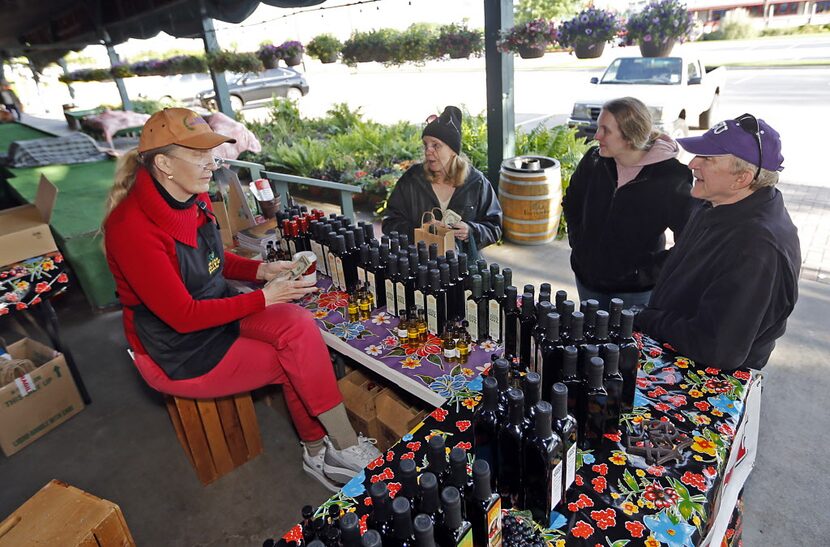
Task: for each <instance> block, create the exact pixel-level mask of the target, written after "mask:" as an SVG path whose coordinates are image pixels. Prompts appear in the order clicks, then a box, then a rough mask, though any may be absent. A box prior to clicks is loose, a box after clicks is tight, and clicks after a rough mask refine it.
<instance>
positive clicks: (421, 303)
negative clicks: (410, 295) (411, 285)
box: [415, 264, 429, 312]
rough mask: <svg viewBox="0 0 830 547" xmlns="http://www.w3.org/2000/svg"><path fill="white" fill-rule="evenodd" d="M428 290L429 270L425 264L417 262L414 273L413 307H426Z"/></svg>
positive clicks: (423, 308)
mask: <svg viewBox="0 0 830 547" xmlns="http://www.w3.org/2000/svg"><path fill="white" fill-rule="evenodd" d="M428 292H429V270H428V269H427V267H426V264H419V265H418V270H417V271H416V275H415V307H416V308H417V309H419V310H424V311H425V312H426V309H427V293H428Z"/></svg>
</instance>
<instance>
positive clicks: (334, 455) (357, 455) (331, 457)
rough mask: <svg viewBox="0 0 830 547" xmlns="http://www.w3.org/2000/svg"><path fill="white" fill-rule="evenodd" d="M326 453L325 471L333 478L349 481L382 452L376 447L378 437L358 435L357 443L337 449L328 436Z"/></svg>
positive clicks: (344, 481)
mask: <svg viewBox="0 0 830 547" xmlns="http://www.w3.org/2000/svg"><path fill="white" fill-rule="evenodd" d="M325 440H326V451H325V452H326V454H325V457H324V458H323V472H325V474H326V476H327V477H328V478H330V479H332V480H335V481H340V482H343V483H347V482H349V481H350V480H351V478H352V477H354V476H355V475H357V474H358V473H359V472H360V471H361V470H363V468H364V467H366V466H367V465H368V464H369V462H371V461H372V460H376V459H377V458H379V457H380V456H381V455H382V454H381V453H380V450H378V449H377V448H375V444H376V443H377V440H376V439H369V438H366V437H364V436H363V435H359V436H358V437H357V444H356V445H354V446H350V447H348V448H344V449H342V450H337V449H336V448H334V445H333V444H332V443H331V441H330V440H329V438H328V436H327V437H326V439H325Z"/></svg>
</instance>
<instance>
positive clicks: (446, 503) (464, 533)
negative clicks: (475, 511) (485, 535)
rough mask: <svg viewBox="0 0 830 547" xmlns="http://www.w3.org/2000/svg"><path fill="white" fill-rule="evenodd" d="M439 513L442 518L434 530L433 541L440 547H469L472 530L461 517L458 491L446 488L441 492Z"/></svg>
mask: <svg viewBox="0 0 830 547" xmlns="http://www.w3.org/2000/svg"><path fill="white" fill-rule="evenodd" d="M441 511H442V512H443V513H444V518H443V519H442V521H441V522H440V523H439V524H438V526H437V527H436V530H435V540H436V542H437V543H438V545H441V546H442V547H455V546H457V545H460V546H468V545H469V546H471V545H472V544H473V530H472V526H470V523H469V522H468V521H466V520H464V519H463V517H462V516H461V495H460V494H459V492H458V489H457V488H455V487H453V486H447V487H446V488H444V489H443V490H441Z"/></svg>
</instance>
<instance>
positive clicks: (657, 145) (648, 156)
mask: <svg viewBox="0 0 830 547" xmlns="http://www.w3.org/2000/svg"><path fill="white" fill-rule="evenodd" d="M679 152H680V147H679V146H678V145H677V143H676V142H675V141H674V139H672V138H671V137H669V136H668V135H665V134H663V135H660V136H659V137H657V140H656V141H654V144H653V145H652V146H651V148H649V149H648V152H646V153H645V155H644V156H643V157H642V159H640V161H639V162H637V164H636V165H632V166H630V167H625V166H624V165H621V164H620V162H616V163H617V188H620V187H622V186H625V185H626V184H628V183H629V182H631V181H632V180H634V179H635V178H637V175H639V174H640V171H641V170H642V169H643V167H645V166H646V165H651V164H653V163H659V162H661V161H665V160H667V159H670V158H674V157H677V154H678V153H679Z"/></svg>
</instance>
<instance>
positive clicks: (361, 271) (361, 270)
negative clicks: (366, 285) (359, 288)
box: [357, 266, 366, 283]
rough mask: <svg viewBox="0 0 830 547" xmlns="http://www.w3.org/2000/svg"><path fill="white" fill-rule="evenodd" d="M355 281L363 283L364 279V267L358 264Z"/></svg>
mask: <svg viewBox="0 0 830 547" xmlns="http://www.w3.org/2000/svg"><path fill="white" fill-rule="evenodd" d="M357 281H358V283H363V282H365V281H366V269H365V268H361V267H360V266H358V267H357Z"/></svg>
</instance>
